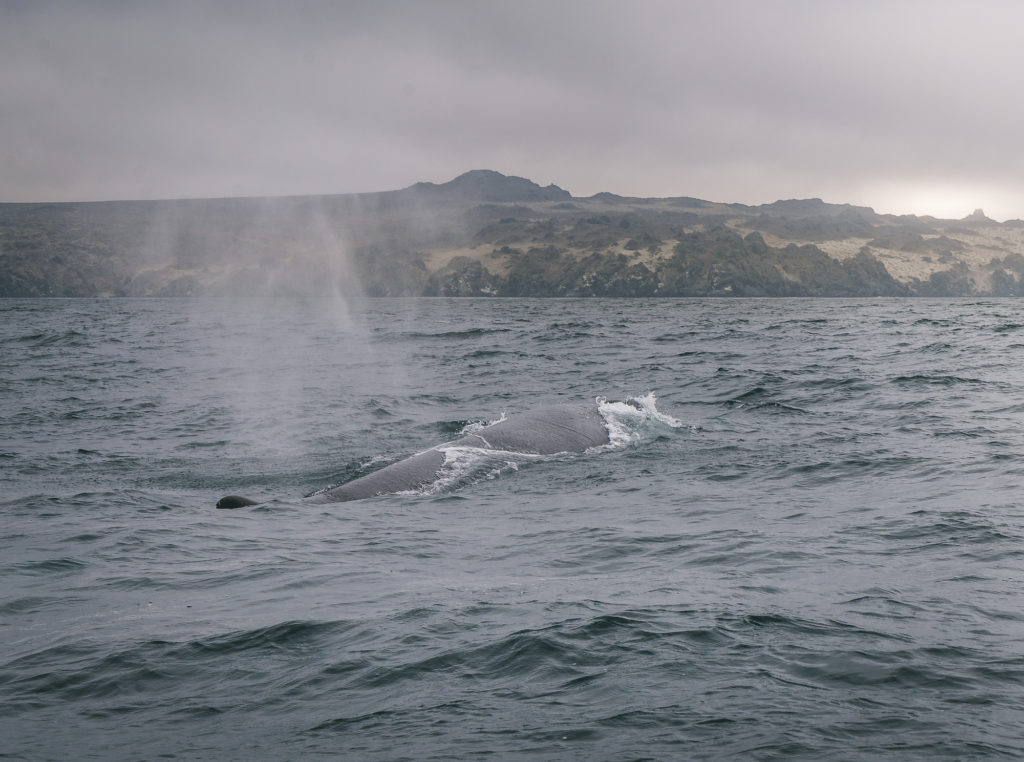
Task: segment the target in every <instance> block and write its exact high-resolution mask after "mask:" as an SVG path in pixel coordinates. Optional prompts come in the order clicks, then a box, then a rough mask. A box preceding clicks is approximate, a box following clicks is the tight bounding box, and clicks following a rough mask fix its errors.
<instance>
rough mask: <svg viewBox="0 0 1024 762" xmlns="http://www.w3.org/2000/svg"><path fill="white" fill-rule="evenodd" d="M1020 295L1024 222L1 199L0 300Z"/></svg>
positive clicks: (382, 197) (535, 193)
mask: <svg viewBox="0 0 1024 762" xmlns="http://www.w3.org/2000/svg"><path fill="white" fill-rule="evenodd" d="M331 294H343V295H354V294H366V295H375V296H419V295H437V296H889V295H894V296H895V295H920V296H959V295H969V294H986V295H995V296H1018V295H1022V294H1024V223H1021V222H1020V221H1012V222H1006V223H997V222H994V221H992V220H989V219H987V218H986V217H985V216H984V214H983V213H981V212H980V210H978V211H976V212H975V213H974V214H972V215H970V216H969V217H966V218H964V219H962V220H939V219H934V218H931V217H911V216H901V217H896V216H892V215H879V214H876V213H875V212H874V211H873V210H871V209H868V208H865V207H853V206H849V205H836V204H826V203H824V202H822V201H820V200H818V199H809V200H792V201H780V202H776V203H774V204H767V205H763V206H760V207H748V206H743V205H739V204H718V203H712V202H707V201H701V200H699V199H691V198H670V199H638V198H623V197H620V196H615V195H613V194H609V193H602V194H598V195H596V196H593V197H589V198H573V197H572V196H570V195H569V194H568V193H567V192H566V191H564V190H562V189H561V188H558V187H557V186H548V187H546V188H542V187H540V186H539V185H536V184H535V183H532V182H530V181H529V180H526V179H524V178H513V177H506V176H504V175H500V174H498V173H496V172H489V171H476V172H470V173H467V174H465V175H462V176H460V177H459V178H456V179H455V180H452V181H451V182H449V183H444V184H440V185H435V184H432V183H420V184H417V185H414V186H412V187H410V188H407V189H405V190H401V191H390V192H384V193H372V194H363V195H349V196H315V197H313V196H309V197H288V198H276V199H246V198H243V199H200V200H184V201H129V202H102V203H76V204H0V296H206V295H210V296H243V295H331Z"/></svg>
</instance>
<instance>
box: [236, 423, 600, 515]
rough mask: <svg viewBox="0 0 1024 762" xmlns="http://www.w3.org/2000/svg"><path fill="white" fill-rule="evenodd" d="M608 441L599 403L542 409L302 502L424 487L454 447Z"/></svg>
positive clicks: (569, 447) (540, 451) (549, 449)
mask: <svg viewBox="0 0 1024 762" xmlns="http://www.w3.org/2000/svg"><path fill="white" fill-rule="evenodd" d="M608 441H609V439H608V427H607V426H606V424H605V421H604V417H603V416H602V415H601V412H600V411H599V410H598V408H597V405H596V404H589V405H556V406H553V407H544V408H538V409H537V410H532V411H530V412H528V413H522V414H520V415H516V416H514V417H512V418H509V419H507V420H504V421H499V422H498V423H494V424H491V425H490V426H486V427H484V428H482V429H480V430H479V431H478V432H476V433H473V434H467V435H466V436H464V437H462V438H461V439H457V440H455V441H454V442H445V443H444V444H439V445H437V446H435V447H432V448H431V449H429V450H426V451H424V452H421V453H418V454H417V455H413V456H411V457H408V458H406V459H405V460H401V461H399V462H397V463H392V464H391V465H390V466H385V467H384V468H382V469H380V470H379V471H374V472H373V473H372V474H367V475H366V476H361V477H359V478H358V479H353V480H352V481H350V482H347V483H345V484H342V485H340V486H338V487H334V488H333V489H330V490H327V491H325V492H318V493H316V494H315V495H311V496H310V497H307V498H304V499H303V502H306V503H337V502H342V501H345V500H361V499H362V498H366V497H374V496H376V495H388V494H393V493H395V492H404V491H406V490H415V489H420V488H422V487H424V486H426V485H428V484H431V483H432V482H434V481H436V480H437V479H438V477H439V475H440V473H441V469H442V467H443V466H444V463H445V457H446V455H445V451H446V450H449V449H453V448H459V447H473V448H477V449H482V450H493V451H503V452H514V453H522V454H529V455H553V454H555V453H559V452H583V451H584V450H588V449H590V448H591V447H600V446H601V445H606V444H608ZM246 505H257V501H255V500H250V499H249V498H245V497H240V496H238V495H228V496H227V497H223V498H221V499H220V500H219V501H218V503H217V507H218V508H241V507H243V506H246Z"/></svg>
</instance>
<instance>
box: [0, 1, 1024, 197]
mask: <svg viewBox="0 0 1024 762" xmlns="http://www.w3.org/2000/svg"><path fill="white" fill-rule="evenodd" d="M1021 28H1024V6H1022V5H1020V4H1019V3H1016V2H978V3H962V2H942V1H941V0H933V1H932V2H913V1H910V0H904V1H903V2H899V1H897V2H872V1H871V0H867V1H865V2H857V3H852V2H850V3H847V2H821V1H820V0H819V1H816V2H806V1H798V0H780V1H778V2H760V1H753V0H727V1H725V2H719V3H703V2H692V3H687V2H655V1H648V2H635V1H632V2H594V1H591V2H585V1H577V0H561V1H560V2H557V3H541V2H536V1H534V0H528V1H526V2H516V3H476V2H468V1H467V2H454V1H451V2H375V3H372V4H371V3H331V2H299V3H284V2H281V3H269V2H267V3H253V2H221V3H199V2H180V3H156V2H151V3H127V2H98V3H89V4H85V3H77V2H75V3H72V2H66V3H61V2H49V3H29V2H17V1H16V2H13V3H7V4H4V5H3V6H2V7H0V200H4V201H27V200H72V199H101V198H157V197H187V196H219V195H238V194H246V195H278V194H297V193H331V192H351V191H365V190H381V189H387V188H397V187H403V186H406V185H409V184H411V183H412V182H415V181H418V180H435V181H441V180H445V179H448V178H450V177H452V176H454V175H456V174H458V173H460V172H462V171H465V170H467V169H471V168H481V167H487V168H493V169H498V170H499V171H502V172H506V173H510V174H519V175H523V176H527V177H530V178H531V179H534V180H536V181H538V182H541V183H543V184H546V183H549V182H555V183H558V184H559V185H562V186H563V187H566V188H567V189H568V190H570V191H572V192H573V193H575V194H577V195H586V194H590V193H594V192H597V191H600V190H611V191H614V192H618V193H624V194H635V195H658V196H662V195H691V196H700V197H704V198H711V199H716V200H724V201H743V202H747V203H760V202H765V201H772V200H775V199H777V198H780V197H807V196H822V197H824V198H826V199H828V200H832V201H849V202H853V203H862V204H867V205H872V206H875V207H876V208H878V209H879V210H881V211H913V212H929V211H930V212H933V213H936V214H956V215H957V216H959V215H962V214H966V213H968V212H969V211H971V209H973V207H974V206H985V208H986V211H988V212H989V214H991V215H993V216H996V217H1024V190H1021V189H1019V187H1018V186H1019V181H1018V178H1020V177H1021V176H1022V173H1024V152H1021V151H1019V150H1018V142H1019V137H1018V136H1019V135H1020V134H1022V132H1024V130H1022V128H1024V100H1022V99H1020V98H1019V97H1018V96H1017V89H1018V88H1017V82H1016V79H1017V77H1018V73H1019V72H1020V71H1022V70H1024V66H1022V64H1024V53H1022V52H1021V46H1020V45H1019V42H1018V40H1017V39H1016V37H1017V35H1018V32H1019V30H1020V29H1021Z"/></svg>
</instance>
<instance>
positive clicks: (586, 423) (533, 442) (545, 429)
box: [442, 405, 608, 455]
mask: <svg viewBox="0 0 1024 762" xmlns="http://www.w3.org/2000/svg"><path fill="white" fill-rule="evenodd" d="M474 439H478V440H479V439H482V440H483V441H484V442H485V444H484V445H483V446H484V447H486V448H487V449H489V450H506V451H509V452H522V453H530V454H534V455H553V454H555V453H556V452H583V451H584V450H587V449H589V448H591V447H600V446H601V445H606V444H608V429H607V427H606V426H605V423H604V418H602V417H601V413H600V412H599V411H598V409H597V405H556V406H553V407H542V408H538V409H536V410H531V411H529V412H527V413H521V414H519V415H516V416H514V417H512V418H509V419H508V420H505V421H499V422H498V423H495V424H492V425H490V426H487V427H485V428H483V429H481V430H480V431H479V432H478V433H477V434H475V435H473V434H471V435H470V436H467V437H463V438H462V439H460V440H458V442H457V443H452V444H462V443H465V444H466V445H468V446H472V447H480V446H481V445H480V444H479V443H476V442H473V441H472V440H474ZM442 446H443V445H442ZM449 446H450V445H449Z"/></svg>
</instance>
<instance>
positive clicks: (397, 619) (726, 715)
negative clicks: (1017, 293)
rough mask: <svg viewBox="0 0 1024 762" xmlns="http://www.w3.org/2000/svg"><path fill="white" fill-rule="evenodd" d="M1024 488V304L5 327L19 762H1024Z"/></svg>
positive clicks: (4, 678)
mask: <svg viewBox="0 0 1024 762" xmlns="http://www.w3.org/2000/svg"><path fill="white" fill-rule="evenodd" d="M596 398H602V399H606V400H609V401H622V400H627V399H632V400H633V401H634V403H635V405H634V406H629V405H624V404H621V403H619V404H613V403H612V402H609V403H606V404H604V405H603V406H602V409H603V411H604V413H605V415H606V417H607V419H608V421H609V424H610V426H611V427H612V429H613V433H614V434H615V436H614V437H613V444H612V445H611V446H608V447H605V448H601V449H599V450H598V451H592V452H587V453H584V454H562V455H555V456H549V457H542V458H541V457H535V458H526V457H523V458H519V459H515V458H513V459H509V460H502V459H501V458H500V457H495V456H493V455H491V456H488V457H481V458H479V459H477V460H473V459H469V460H468V461H466V462H460V463H457V464H453V466H452V467H451V468H450V469H449V470H448V473H446V476H445V477H444V479H442V480H441V482H440V483H438V484H435V485H432V486H431V487H429V488H427V489H426V490H424V492H423V493H422V494H412V495H408V494H406V495H394V496H387V497H379V498H373V499H369V500H364V501H359V502H350V503H338V504H329V505H309V504H302V503H299V502H297V500H298V499H299V498H301V497H302V496H303V495H307V494H309V493H311V492H313V491H316V490H319V489H322V488H325V487H328V486H331V485H336V484H339V483H341V482H344V481H346V480H348V479H351V478H353V477H355V476H358V475H361V474H365V473H367V472H369V471H371V470H373V469H375V468H377V467H380V466H381V465H384V464H386V463H389V462H392V461H394V460H396V459H399V458H401V457H403V456H406V455H410V454H412V453H414V452H417V451H420V450H423V449H426V448H428V447H430V446H432V445H434V444H437V443H438V442H443V441H446V440H452V439H456V438H458V437H459V436H460V435H461V432H463V431H464V430H465V428H466V427H467V426H473V425H479V424H480V423H482V422H483V423H486V422H489V421H494V420H496V419H499V418H500V417H502V415H508V416H509V417H511V416H513V415H515V413H516V412H519V411H525V410H529V409H532V408H534V407H538V406H541V405H545V404H551V403H558V402H586V401H593V400H595V399H596ZM636 408H639V409H636ZM1022 488H1024V301H1013V300H982V301H979V300H945V301H930V300H899V299H876V300H788V299H779V300H759V299H750V300H746V299H735V300H727V299H722V300H662V301H653V300H600V299H592V300H498V299H495V300H478V299H459V300H447V299H431V300H428V299H422V300H414V299H413V300H398V299H396V300H355V301H349V302H347V303H346V302H342V301H331V300H322V301H317V300H307V301H302V300H287V299H276V300H275V299H266V300H259V299H236V300H185V299H183V300H157V299H154V300H2V301H0V757H3V758H9V759H19V760H21V759H25V760H37V759H53V760H60V759H157V758H164V759H218V760H223V759H306V758H317V757H323V758H337V759H359V760H404V759H407V760H428V759H436V760H447V759H460V760H461V759H476V758H494V759H531V760H532V759H578V760H592V759H607V760H620V759H621V760H627V759H729V758H742V759H759V760H762V759H763V760H769V759H787V760H788V759H807V760H820V759H835V760H876V759H880V758H887V759H900V760H904V759H920V760H934V759H956V760H963V759H990V758H992V759H994V758H1006V759H1019V758H1021V757H1024V490H1022ZM229 493H239V494H243V495H249V496H251V497H256V498H259V499H262V500H267V501H270V502H269V503H267V504H266V505H262V506H260V507H256V508H247V509H240V510H236V511H219V510H216V509H214V507H213V506H214V503H215V502H216V501H217V499H218V498H219V497H221V496H222V495H225V494H229Z"/></svg>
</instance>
